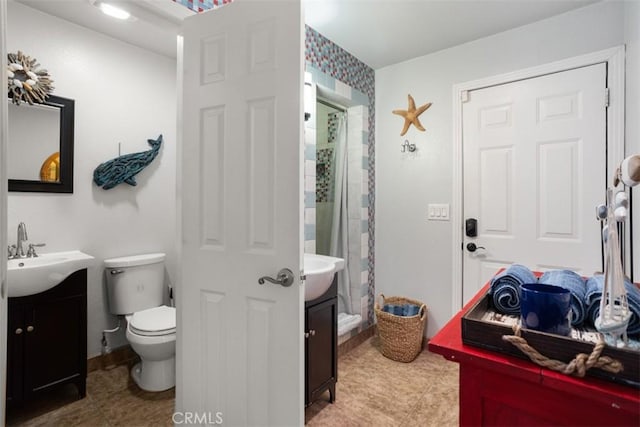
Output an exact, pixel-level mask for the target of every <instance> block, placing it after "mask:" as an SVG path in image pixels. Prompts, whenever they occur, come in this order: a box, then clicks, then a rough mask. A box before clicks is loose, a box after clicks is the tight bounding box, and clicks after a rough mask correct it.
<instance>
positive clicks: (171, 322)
mask: <svg viewBox="0 0 640 427" xmlns="http://www.w3.org/2000/svg"><path fill="white" fill-rule="evenodd" d="M127 321H128V322H129V330H130V331H131V332H132V333H134V334H136V335H141V336H147V337H155V336H162V335H171V334H175V332H176V309H175V308H174V307H167V306H166V305H161V306H160V307H153V308H150V309H147V310H142V311H138V312H135V313H133V315H131V316H130V317H129V316H127Z"/></svg>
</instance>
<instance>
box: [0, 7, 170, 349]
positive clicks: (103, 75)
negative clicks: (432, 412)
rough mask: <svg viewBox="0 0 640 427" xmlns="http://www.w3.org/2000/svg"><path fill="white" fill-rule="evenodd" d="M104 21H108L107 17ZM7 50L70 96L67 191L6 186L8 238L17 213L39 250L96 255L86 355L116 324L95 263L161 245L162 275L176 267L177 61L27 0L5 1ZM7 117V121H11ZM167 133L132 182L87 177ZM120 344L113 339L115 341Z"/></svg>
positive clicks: (90, 285) (157, 248)
mask: <svg viewBox="0 0 640 427" xmlns="http://www.w3.org/2000/svg"><path fill="white" fill-rule="evenodd" d="M105 19H109V18H107V17H105ZM7 44H8V46H7V47H8V51H9V52H15V51H17V50H18V49H19V50H22V51H23V52H25V53H26V54H27V55H30V56H32V57H35V58H37V60H38V62H40V64H42V66H43V67H44V68H46V69H48V70H49V73H50V74H51V76H52V78H53V80H54V86H55V90H54V94H55V95H59V96H63V97H66V98H73V99H75V162H74V166H75V172H74V173H75V176H74V193H73V194H69V195H61V194H42V193H40V194H38V193H31V194H30V193H9V203H8V204H9V206H8V208H9V220H8V228H9V239H10V243H14V242H13V240H14V239H15V235H16V227H17V224H18V223H19V222H20V221H24V222H25V223H26V225H27V230H28V235H29V238H30V241H32V242H46V244H47V246H46V248H42V249H41V250H40V251H41V252H54V251H64V250H73V249H79V250H81V251H83V252H86V253H88V254H90V255H93V256H94V257H96V266H95V267H94V268H92V269H90V270H89V283H88V355H89V357H92V356H95V355H97V354H100V338H101V331H102V330H103V329H105V328H107V327H113V325H114V324H115V317H113V316H111V315H110V314H109V313H108V305H107V301H106V293H105V288H104V286H105V284H104V279H103V277H104V276H103V266H102V261H103V260H104V259H105V258H110V257H115V256H121V255H128V254H137V253H145V252H152V251H153V252H160V251H163V252H166V253H167V254H168V259H167V271H168V277H169V279H171V278H173V277H175V274H174V272H175V268H176V250H175V244H176V242H175V238H176V197H175V193H176V184H175V180H176V99H177V96H176V72H175V68H176V63H175V60H174V59H170V58H166V57H163V56H159V55H157V54H154V53H150V52H148V51H145V50H142V49H140V48H137V47H134V46H133V45H130V44H127V43H123V42H121V41H117V40H115V39H112V38H109V37H107V36H104V35H101V34H99V33H96V32H93V31H91V30H88V29H86V28H83V27H80V26H77V25H75V24H71V23H69V22H67V21H64V20H61V19H59V18H55V17H52V16H50V15H46V14H43V13H41V12H39V11H36V10H33V9H31V8H28V7H26V6H23V5H20V4H16V3H14V2H9V14H8V43H7ZM9 125H10V124H9ZM159 134H163V135H164V144H163V147H162V149H161V151H160V154H159V155H158V157H157V158H156V159H155V160H154V162H153V163H152V164H151V165H150V166H148V167H147V168H146V169H145V170H143V171H142V172H141V173H140V174H138V176H137V181H138V186H137V187H130V186H129V185H127V184H121V185H119V186H118V187H116V188H114V189H112V190H108V191H105V190H102V189H100V188H98V187H96V186H95V185H94V184H93V182H92V174H93V170H94V169H95V167H96V166H98V164H100V163H101V162H104V161H106V160H109V159H111V158H113V157H116V156H117V155H118V143H119V142H121V143H122V154H125V153H131V152H137V151H143V150H148V149H149V146H148V144H147V139H148V138H157V136H158V135H159ZM125 343H126V339H125V338H124V334H119V335H118V336H116V337H115V340H114V342H113V343H112V345H113V346H114V347H116V346H119V345H123V344H125Z"/></svg>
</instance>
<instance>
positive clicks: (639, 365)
mask: <svg viewBox="0 0 640 427" xmlns="http://www.w3.org/2000/svg"><path fill="white" fill-rule="evenodd" d="M490 312H495V310H494V309H493V304H492V302H491V298H490V297H489V295H488V294H487V293H485V295H484V296H483V297H482V298H481V299H479V300H478V302H477V303H476V304H474V305H473V306H472V307H471V308H470V309H469V310H468V311H467V312H466V313H465V314H464V315H463V316H462V342H463V343H464V344H468V345H472V346H475V347H480V348H484V349H487V350H492V351H496V352H499V353H506V354H509V355H512V356H516V357H518V358H521V359H526V360H529V358H528V357H527V356H526V355H525V354H524V353H522V352H521V351H520V350H519V349H518V348H516V347H515V346H514V345H512V344H510V343H508V342H506V341H503V340H502V336H503V335H513V329H512V327H511V326H510V325H509V324H507V323H500V322H498V321H488V320H483V318H485V317H486V316H487V313H490ZM521 336H522V337H523V338H524V339H526V340H527V342H528V343H529V345H531V346H532V347H533V348H535V349H536V350H537V351H538V352H540V353H541V354H543V355H544V356H546V357H548V358H550V359H556V360H560V361H562V362H565V363H568V362H570V361H571V360H573V358H574V357H575V356H576V354H578V353H585V354H590V353H591V351H592V350H593V346H594V343H591V342H585V341H581V340H578V339H574V338H572V337H564V336H561V335H554V334H547V333H544V332H538V331H533V330H528V329H522V333H521ZM602 355H603V356H609V357H612V358H614V359H616V360H618V361H620V362H621V363H622V365H623V366H624V370H623V371H621V372H619V373H617V374H612V373H610V372H606V371H602V370H600V369H596V368H592V369H589V370H588V371H587V375H588V376H592V377H596V378H600V379H603V380H606V381H612V382H615V383H618V384H623V385H626V386H631V387H634V388H638V389H640V352H638V351H635V350H630V349H621V348H613V347H609V346H607V347H605V349H604V350H603V351H602ZM532 363H533V362H532Z"/></svg>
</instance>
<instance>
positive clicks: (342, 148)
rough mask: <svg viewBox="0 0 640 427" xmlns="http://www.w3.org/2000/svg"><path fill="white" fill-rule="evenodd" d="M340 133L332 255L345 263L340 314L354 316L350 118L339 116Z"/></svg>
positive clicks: (336, 153)
mask: <svg viewBox="0 0 640 427" xmlns="http://www.w3.org/2000/svg"><path fill="white" fill-rule="evenodd" d="M336 116H337V118H338V129H337V135H336V139H335V147H334V149H333V157H334V158H333V160H334V162H333V164H334V165H335V176H334V186H333V219H332V221H331V244H330V247H329V255H331V256H335V257H338V258H343V259H344V260H345V263H344V269H343V270H342V271H339V272H338V286H339V288H338V297H339V298H338V312H346V313H348V314H353V305H352V303H351V284H350V280H349V221H348V219H349V218H348V212H347V117H346V113H338V114H336Z"/></svg>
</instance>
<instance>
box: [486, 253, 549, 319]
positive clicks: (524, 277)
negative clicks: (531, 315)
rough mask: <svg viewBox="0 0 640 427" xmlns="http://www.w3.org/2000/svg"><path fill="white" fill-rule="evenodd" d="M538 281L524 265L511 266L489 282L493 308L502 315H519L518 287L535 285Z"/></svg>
mask: <svg viewBox="0 0 640 427" xmlns="http://www.w3.org/2000/svg"><path fill="white" fill-rule="evenodd" d="M537 282H538V279H537V278H536V276H535V275H534V274H533V272H532V271H531V270H529V269H528V268H527V267H525V266H524V265H520V264H511V266H509V268H507V269H506V270H504V271H502V272H501V273H500V274H498V275H496V276H495V277H494V278H493V279H492V280H491V286H490V288H489V295H491V298H492V300H493V306H494V307H495V308H496V310H498V312H500V313H503V314H515V315H519V314H520V286H521V285H523V284H525V283H537Z"/></svg>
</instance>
